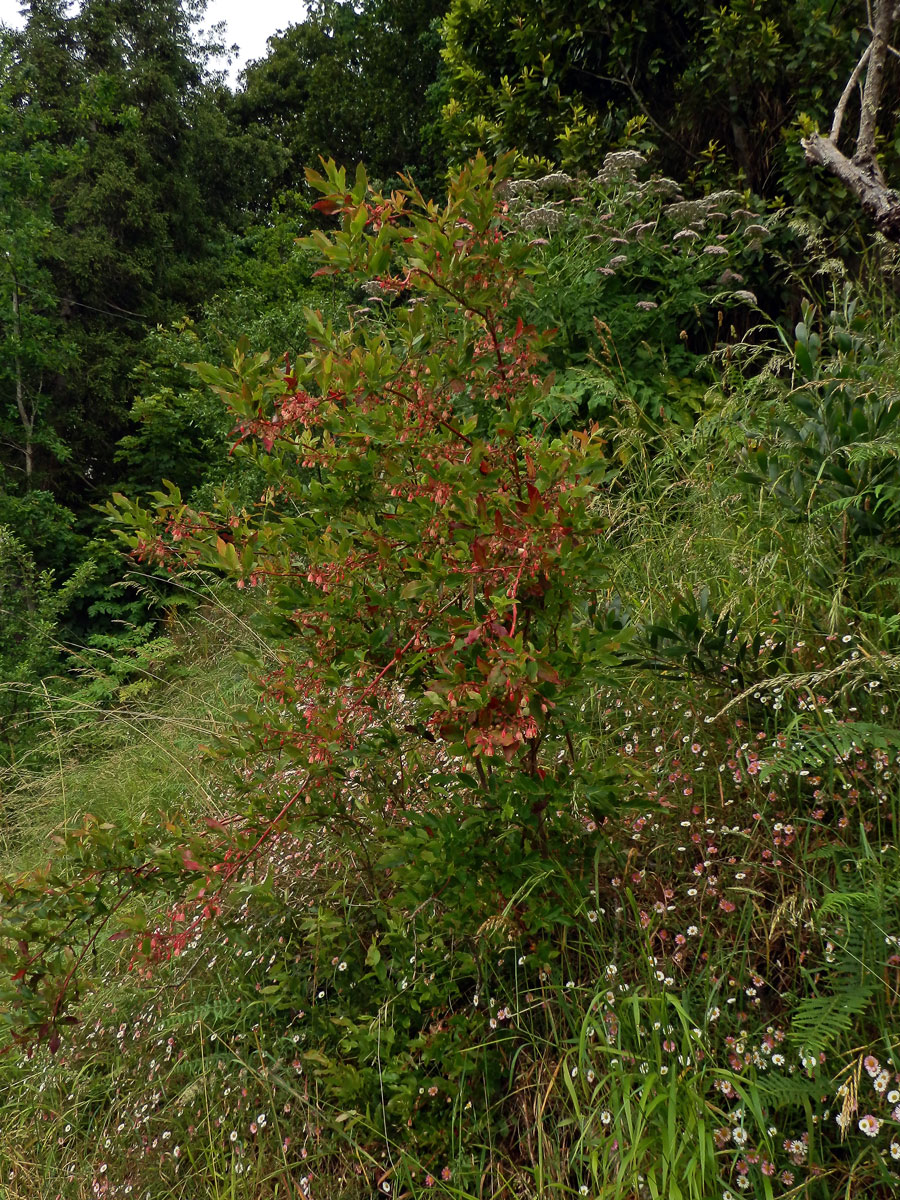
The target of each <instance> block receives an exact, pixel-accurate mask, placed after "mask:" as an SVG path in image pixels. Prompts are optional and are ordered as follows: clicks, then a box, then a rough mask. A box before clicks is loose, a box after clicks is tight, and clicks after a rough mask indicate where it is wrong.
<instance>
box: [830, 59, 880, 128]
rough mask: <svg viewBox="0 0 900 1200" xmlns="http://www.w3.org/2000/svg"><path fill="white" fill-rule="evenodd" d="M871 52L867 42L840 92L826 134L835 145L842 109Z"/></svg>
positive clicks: (845, 105)
mask: <svg viewBox="0 0 900 1200" xmlns="http://www.w3.org/2000/svg"><path fill="white" fill-rule="evenodd" d="M871 53H872V43H871V42H869V44H868V46H866V48H865V50H863V53H862V58H861V59H860V60H859V62H858V63H857V64H856V66H855V67H854V68H853V74H852V75H851V76H850V78H849V79H848V80H847V86H846V87H845V88H844V90H843V92H841V98H840V100H838V102H837V108H835V110H834V120H833V121H832V122H831V133H830V134H829V135H828V140H829V141H831V142H834V144H835V146H836V145H837V144H838V141H839V139H840V136H841V124H842V122H843V120H844V110H845V109H846V107H847V102H848V101H849V99H850V97H851V95H852V94H853V89H854V88H855V87H856V85H857V83H859V77H860V75H862V73H863V68H864V67H865V65H866V63H867V62H868V61H869V55H870V54H871Z"/></svg>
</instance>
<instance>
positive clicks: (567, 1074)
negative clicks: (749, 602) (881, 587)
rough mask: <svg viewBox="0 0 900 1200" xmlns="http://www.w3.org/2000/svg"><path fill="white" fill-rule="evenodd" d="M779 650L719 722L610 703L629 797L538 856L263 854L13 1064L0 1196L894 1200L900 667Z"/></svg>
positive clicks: (493, 847) (576, 825)
mask: <svg viewBox="0 0 900 1200" xmlns="http://www.w3.org/2000/svg"><path fill="white" fill-rule="evenodd" d="M802 640H803V639H799V641H802ZM768 641H769V643H770V645H769V646H766V645H763V646H762V647H761V653H759V654H758V657H759V658H764V657H765V656H766V655H767V654H773V653H782V654H783V649H781V647H783V642H781V641H779V640H777V634H776V633H775V632H774V629H773V634H772V636H770V637H769V639H768ZM790 649H791V651H792V652H793V654H794V656H795V659H796V660H797V661H796V663H795V669H794V672H793V675H792V676H791V677H788V676H787V675H784V674H776V675H773V677H772V680H773V681H770V682H769V683H768V684H762V685H760V687H757V688H756V689H755V690H756V691H757V692H758V693H759V695H758V697H755V696H754V694H753V693H752V692H751V693H749V694H748V695H747V696H745V697H744V698H743V699H742V700H741V701H740V702H739V704H737V705H735V706H734V707H733V708H732V709H731V710H730V711H729V712H727V713H725V714H724V715H717V707H716V700H717V697H716V693H715V691H714V690H713V689H707V694H706V696H705V697H704V696H702V695H697V696H695V697H693V698H692V697H691V696H690V694H689V692H687V691H686V689H685V688H684V686H683V684H681V683H678V681H675V682H673V681H672V680H671V679H670V678H669V677H668V676H665V677H663V678H662V679H661V680H660V681H658V683H657V685H656V688H655V692H656V695H657V699H656V701H655V707H651V705H650V704H648V702H647V701H646V700H645V699H642V698H641V696H640V695H636V694H635V695H629V694H628V693H625V694H622V693H621V692H620V691H618V690H615V691H612V690H611V691H610V692H609V693H608V694H602V693H601V694H599V695H598V697H597V708H596V735H597V738H598V741H597V742H596V743H595V749H596V750H599V749H600V748H601V746H602V747H605V751H606V753H607V754H608V755H610V756H612V755H615V756H616V757H617V758H620V759H621V760H622V762H623V764H626V765H627V768H628V770H629V773H630V774H631V775H632V776H633V778H634V780H635V782H634V784H633V793H634V794H633V796H632V797H631V800H632V807H631V808H630V810H629V812H628V815H627V816H625V817H622V818H607V819H606V820H604V821H602V822H601V823H600V824H599V825H598V824H597V823H596V822H594V821H591V820H584V819H582V820H578V821H574V822H573V821H571V820H570V819H569V818H568V817H567V816H565V815H564V814H559V815H558V818H557V821H558V828H556V829H555V831H554V833H555V836H554V845H555V846H557V847H558V852H557V855H556V856H555V857H556V859H557V861H550V860H546V859H541V858H540V857H538V856H537V855H535V854H533V853H528V852H527V851H524V850H523V849H522V847H521V845H520V844H517V839H515V838H511V837H509V836H508V835H507V834H504V833H500V832H498V831H497V830H496V828H493V829H492V828H491V823H490V821H489V819H488V818H487V817H486V815H485V814H478V813H477V812H476V813H473V812H471V811H470V812H467V813H466V814H460V813H453V812H450V813H448V815H447V819H446V820H445V821H443V822H441V821H437V820H435V817H434V814H433V813H429V812H428V811H427V810H426V809H424V808H422V807H421V806H420V807H419V808H418V809H416V808H413V807H409V808H406V809H404V810H403V811H402V813H401V814H399V815H397V814H395V815H393V816H391V815H388V816H386V815H385V812H384V810H383V809H379V810H372V811H368V812H367V811H365V810H364V809H363V810H361V811H360V812H359V815H358V821H359V827H358V829H357V831H356V832H355V833H352V832H350V831H347V832H346V833H345V835H344V836H343V837H342V838H336V837H335V835H334V830H333V829H332V828H326V827H321V828H316V827H310V828H309V829H307V830H305V831H304V832H303V833H302V834H298V833H297V832H296V831H295V832H287V831H285V832H283V833H281V834H280V835H278V836H277V837H276V838H274V839H273V840H272V841H271V842H270V843H269V845H268V848H267V850H266V852H265V855H264V857H263V858H262V859H261V860H260V861H259V862H258V863H257V865H256V867H255V869H254V873H253V877H252V878H248V879H246V880H245V881H244V883H243V884H241V885H240V887H239V888H237V889H236V890H234V891H233V892H231V893H230V894H229V896H228V897H227V900H224V901H223V902H224V909H223V912H222V913H221V914H220V915H219V916H218V918H217V919H208V918H205V917H204V916H203V915H202V910H203V907H204V903H205V901H204V900H203V899H200V900H196V901H194V902H193V903H190V902H185V903H183V904H180V905H178V906H177V907H175V908H173V909H172V910H171V911H169V912H168V913H167V914H166V917H165V920H160V921H159V922H158V924H157V926H156V928H155V932H154V935H153V940H152V946H151V947H149V953H148V954H146V955H144V956H143V957H138V958H133V957H132V954H133V951H134V949H135V947H134V946H132V945H130V944H129V947H128V949H127V950H126V952H125V954H124V956H123V957H121V958H116V959H112V958H110V960H109V962H108V964H107V966H106V969H105V971H104V975H103V984H102V986H101V990H100V991H99V992H98V994H97V996H96V997H95V999H94V1001H93V1002H92V1004H91V1008H90V1011H89V1013H88V1014H86V1015H85V1019H84V1021H83V1023H82V1024H81V1025H79V1026H77V1027H73V1028H72V1032H71V1034H70V1036H69V1037H67V1038H66V1039H65V1041H64V1043H63V1045H62V1046H61V1047H60V1049H59V1050H58V1052H57V1053H56V1054H55V1055H53V1054H51V1053H50V1052H49V1051H48V1050H47V1049H46V1048H43V1049H39V1050H38V1051H37V1052H36V1053H35V1054H34V1055H33V1056H30V1057H29V1056H23V1057H21V1058H20V1059H19V1060H18V1061H16V1062H15V1064H13V1063H11V1062H7V1065H6V1067H5V1068H4V1069H5V1072H6V1073H7V1080H8V1082H9V1083H10V1084H12V1085H13V1086H11V1087H10V1088H9V1089H8V1090H7V1092H6V1095H7V1101H6V1106H5V1112H4V1116H3V1126H4V1131H5V1132H4V1141H3V1155H4V1159H5V1161H4V1164H3V1170H4V1178H5V1179H6V1180H7V1183H6V1187H7V1193H6V1194H8V1195H9V1196H10V1197H14V1196H25V1195H35V1194H39V1195H50V1194H54V1195H56V1194H59V1195H60V1196H66V1197H68V1196H73V1197H74V1196H82V1195H84V1196H88V1195H97V1194H100V1195H109V1196H124V1195H132V1194H133V1195H140V1196H149V1197H153V1198H155V1197H163V1196H173V1197H175V1196H184V1197H189V1196H198V1195H204V1196H207V1195H208V1196H247V1197H250V1196H253V1197H268V1196H272V1197H275V1196H293V1195H311V1196H316V1197H332V1196H372V1195H374V1194H376V1193H381V1194H383V1195H394V1196H399V1195H416V1196H419V1195H426V1194H429V1193H433V1194H440V1195H447V1196H501V1195H509V1196H539V1195H540V1196H543V1195H550V1194H559V1195H575V1194H579V1193H582V1194H590V1195H598V1196H603V1197H607V1196H608V1197H613V1196H617V1197H618V1196H621V1197H623V1198H624V1197H628V1196H632V1195H648V1196H650V1195H661V1196H671V1195H684V1196H692V1197H697V1198H698V1200H705V1198H706V1197H713V1196H716V1195H720V1194H722V1193H723V1192H725V1193H727V1192H728V1191H729V1190H730V1191H731V1192H732V1193H733V1194H735V1195H737V1194H740V1192H741V1191H743V1192H745V1193H746V1194H748V1195H752V1196H767V1195H773V1196H782V1195H794V1194H798V1195H799V1194H802V1195H809V1196H823V1197H824V1196H836V1195H845V1194H849V1195H857V1194H859V1195H862V1194H866V1195H873V1196H884V1197H887V1196H889V1195H892V1194H894V1193H895V1190H896V1186H897V1174H896V1171H897V1168H896V1164H895V1159H896V1157H897V1155H898V1154H900V1150H898V1149H897V1144H898V1141H900V1139H898V1138H897V1130H898V1118H900V1112H898V1111H897V1106H898V1104H900V1097H898V1095H897V1092H898V1091H900V1076H898V1066H900V1064H898V1062H897V1059H896V1054H897V1048H896V1045H895V1042H894V1039H893V1038H892V1035H891V1029H892V1015H893V1008H894V1005H895V1002H896V998H897V994H898V993H897V986H898V982H900V956H898V951H897V946H898V941H897V936H898V934H900V925H898V921H897V903H896V901H897V895H898V890H900V869H898V862H897V856H896V850H895V836H896V833H895V822H896V820H897V815H898V810H897V769H898V762H900V758H898V753H897V751H898V743H900V738H897V737H892V736H891V734H890V730H891V729H892V728H895V727H896V720H895V716H894V711H893V708H890V707H889V706H890V705H892V704H893V703H896V689H897V671H898V664H897V662H896V660H894V659H889V660H888V659H885V660H883V661H881V662H879V661H878V660H877V659H875V660H873V659H872V657H871V656H870V655H869V654H868V653H863V652H861V651H864V650H865V647H861V645H860V643H859V641H858V638H857V637H856V636H855V635H854V634H852V633H850V632H846V633H844V634H843V635H841V636H836V635H830V636H827V637H826V638H824V639H822V641H817V640H816V639H813V640H812V641H811V642H809V643H808V644H806V645H800V644H798V643H794V644H793V645H792V646H791V647H790ZM835 680H837V681H840V684H839V687H835V686H834V681H835ZM826 687H828V689H829V690H828V691H827V692H826V691H825V690H824V689H825V688H826ZM661 694H665V695H666V696H667V698H668V702H667V703H666V704H665V705H663V704H661V703H660V699H659V697H660V695H661ZM887 697H890V698H887ZM711 702H712V703H711ZM773 709H775V711H774V712H773V711H772V710H773ZM828 710H830V711H828ZM885 710H889V711H885ZM736 712H740V713H741V715H740V716H736V715H735V714H736ZM878 730H881V733H880V734H879V733H878V732H877V731H878ZM816 752H818V755H819V760H820V761H821V766H820V768H819V770H818V773H813V772H812V771H810V770H808V769H807V767H801V768H800V769H799V771H798V769H797V766H796V763H797V759H798V756H799V757H801V758H802V759H803V761H805V762H810V761H815V756H816ZM476 847H477V848H476ZM876 847H877V850H876V849H875V848H876ZM388 864H389V865H388ZM439 880H441V881H442V882H441V883H439V882H438V881H439Z"/></svg>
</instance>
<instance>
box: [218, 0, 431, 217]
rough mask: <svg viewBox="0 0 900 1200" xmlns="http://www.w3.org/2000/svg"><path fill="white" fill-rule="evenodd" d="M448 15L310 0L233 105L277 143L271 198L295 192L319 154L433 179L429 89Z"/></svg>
mask: <svg viewBox="0 0 900 1200" xmlns="http://www.w3.org/2000/svg"><path fill="white" fill-rule="evenodd" d="M446 8H447V0H361V3H357V4H351V3H348V2H347V0H315V2H314V3H313V4H311V5H310V6H309V8H308V11H307V15H306V18H305V20H303V21H301V22H299V23H298V24H296V25H291V26H289V28H288V29H287V30H285V32H284V33H282V34H279V35H278V36H276V37H273V38H270V39H269V52H268V54H267V55H266V57H265V58H263V59H260V60H258V61H257V62H253V63H251V64H250V65H249V66H248V67H247V69H246V70H245V71H244V73H243V90H242V91H241V92H240V93H239V94H238V96H237V97H236V101H235V107H236V112H237V115H238V119H239V121H240V122H241V124H242V126H243V127H244V128H246V129H256V130H259V131H262V132H265V133H266V134H267V135H271V136H273V137H274V138H275V139H276V140H277V144H278V146H279V148H280V151H281V159H282V164H281V168H280V170H279V171H278V172H277V173H276V175H275V176H274V177H273V178H272V179H271V180H270V181H269V184H270V188H271V191H272V194H274V193H275V192H277V191H278V190H279V189H280V188H297V187H299V186H300V185H301V183H302V180H303V169H304V167H305V166H307V165H309V164H310V163H313V164H315V163H316V162H317V161H318V159H319V156H320V155H321V156H324V157H333V158H335V159H337V160H338V161H340V162H347V163H356V162H365V163H366V164H367V166H369V167H370V169H371V171H372V173H373V174H374V175H376V176H379V177H381V178H389V177H391V176H394V175H396V174H397V172H399V171H402V170H404V169H407V168H414V169H416V174H417V177H418V178H420V179H425V181H426V182H427V180H428V179H431V178H432V177H433V175H434V173H435V171H436V170H437V169H438V168H439V167H440V166H441V165H442V154H441V151H440V149H439V148H438V146H437V143H436V142H435V140H434V137H433V130H432V125H433V123H434V121H435V119H436V116H437V111H436V109H437V104H436V102H435V101H432V100H430V99H429V91H430V89H431V88H432V87H433V86H434V84H435V80H436V78H437V75H438V71H439V67H440V56H439V52H440V39H439V30H438V23H439V19H440V17H441V16H443V14H444V12H445V10H446Z"/></svg>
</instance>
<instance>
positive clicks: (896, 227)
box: [802, 0, 900, 242]
mask: <svg viewBox="0 0 900 1200" xmlns="http://www.w3.org/2000/svg"><path fill="white" fill-rule="evenodd" d="M867 9H868V12H869V27H870V29H871V32H872V40H871V42H870V43H869V45H868V46H867V47H866V50H865V52H864V53H863V55H862V57H861V58H860V60H859V62H858V63H857V64H856V66H855V67H854V69H853V73H852V74H851V76H850V78H849V80H848V81H847V85H846V86H845V88H844V90H843V92H842V93H841V98H840V100H838V103H837V106H836V108H835V110H834V119H833V121H832V124H831V133H830V134H829V136H828V137H823V136H822V135H821V134H820V133H812V134H810V135H809V136H808V137H805V138H804V139H803V142H802V145H803V148H804V150H805V151H806V158H807V161H808V162H814V163H818V164H819V165H820V166H822V167H824V168H825V169H826V170H827V171H830V172H831V174H832V175H834V176H835V177H836V178H838V179H839V180H840V181H841V183H843V184H844V186H845V187H847V188H848V189H849V190H850V191H851V192H852V193H853V194H854V195H855V196H856V198H857V199H858V200H859V202H860V205H861V206H862V210H863V212H864V213H865V214H866V215H867V216H868V217H869V218H870V219H871V220H872V222H873V223H874V224H875V226H876V228H877V229H878V230H879V231H880V232H881V233H882V234H883V235H884V236H885V237H886V238H888V239H890V240H891V241H893V242H900V192H897V191H896V190H895V189H894V188H891V187H888V185H887V183H886V181H885V178H884V175H883V173H882V170H881V167H880V165H879V163H878V158H877V155H876V149H875V139H876V133H877V127H878V111H879V109H880V107H881V93H882V87H883V84H884V64H885V59H886V57H887V54H888V51H889V50H892V49H893V48H892V46H891V36H890V35H891V31H892V28H893V26H894V24H895V23H896V22H897V21H900V4H898V3H897V0H873V3H872V4H871V5H868V4H867ZM863 70H865V73H866V79H865V84H864V86H863V93H862V100H861V104H860V115H859V131H858V133H857V135H856V150H855V153H854V154H853V157H852V158H848V157H847V156H846V155H845V154H842V153H841V151H840V150H839V149H838V138H839V137H840V133H841V125H842V123H843V119H844V113H845V111H846V108H847V104H848V102H849V100H850V96H851V95H852V93H853V90H854V88H855V87H856V86H857V84H858V83H859V80H860V77H861V75H862V72H863Z"/></svg>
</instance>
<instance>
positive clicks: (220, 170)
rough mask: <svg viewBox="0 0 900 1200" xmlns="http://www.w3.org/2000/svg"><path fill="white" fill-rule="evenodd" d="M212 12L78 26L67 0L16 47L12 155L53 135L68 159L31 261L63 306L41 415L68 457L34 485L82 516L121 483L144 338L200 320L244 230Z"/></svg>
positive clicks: (126, 4)
mask: <svg viewBox="0 0 900 1200" xmlns="http://www.w3.org/2000/svg"><path fill="white" fill-rule="evenodd" d="M203 7H204V2H203V0H183V2H182V0H140V2H138V0H85V2H84V4H83V5H82V7H81V9H80V11H79V12H78V13H77V14H75V15H69V14H68V12H67V5H66V4H64V3H61V2H60V0H30V2H29V3H28V5H27V10H28V12H27V17H28V19H27V22H26V25H25V28H24V30H23V31H22V32H21V33H20V34H17V35H10V36H9V37H8V38H7V44H8V47H9V50H8V53H7V55H6V59H5V61H4V64H3V86H4V90H5V92H6V93H7V94H8V95H9V96H10V97H11V100H10V105H9V112H8V120H7V122H6V128H7V133H6V134H5V135H4V136H5V146H7V147H9V148H10V149H11V150H12V149H15V150H17V151H18V152H22V151H24V152H25V153H32V154H33V153H36V151H37V147H38V144H39V141H38V139H39V138H40V144H45V143H48V135H47V133H46V130H47V129H48V128H52V129H53V131H54V132H53V134H52V137H50V139H49V145H50V146H51V148H52V149H54V150H55V151H56V152H57V165H56V167H55V168H54V169H53V170H51V171H49V172H48V173H45V175H44V177H43V180H42V185H41V191H42V203H43V204H44V206H45V210H46V211H47V212H48V213H49V215H50V218H51V219H50V222H49V228H48V230H47V234H46V237H45V238H44V239H43V241H42V244H41V248H40V253H39V254H38V255H37V256H36V257H34V258H33V259H32V261H33V264H34V267H33V269H35V270H39V271H41V272H43V273H44V277H46V278H47V279H49V285H48V289H47V291H48V294H50V293H52V294H53V295H54V296H55V302H54V303H55V311H54V313H53V316H54V318H55V319H56V321H57V325H58V327H59V328H57V329H56V330H55V331H54V333H53V336H52V337H51V336H50V333H49V330H48V331H47V336H46V337H45V339H44V343H43V345H42V347H41V349H40V353H41V354H44V355H46V356H48V357H49V358H51V359H52V360H53V366H52V368H51V369H49V370H47V371H45V372H44V374H43V376H42V377H41V389H42V392H41V397H40V407H41V410H42V412H43V413H44V420H45V424H46V425H47V427H49V428H50V429H52V431H53V435H54V437H55V444H56V447H57V451H56V452H53V453H48V454H47V455H45V457H44V459H43V460H42V461H41V462H40V463H39V464H37V463H36V464H35V468H34V471H35V481H36V482H38V483H39V484H41V485H43V486H49V487H51V488H52V490H53V491H54V492H55V493H56V494H57V496H58V497H59V498H60V499H62V500H64V501H65V502H66V503H70V504H71V505H72V506H73V507H74V508H75V509H76V511H78V510H82V511H84V510H85V506H86V505H89V504H90V502H92V501H93V500H95V499H96V498H97V496H98V494H102V492H103V489H104V487H105V486H106V485H107V484H108V483H109V482H110V481H111V480H112V478H113V472H114V464H113V447H114V445H115V443H116V441H117V440H118V438H119V437H120V436H121V434H122V432H123V431H124V428H125V423H126V415H127V412H128V409H129V407H130V400H131V396H130V389H131V384H130V374H131V370H132V367H133V365H134V362H135V361H136V360H137V359H138V357H139V347H140V344H141V342H142V340H143V338H144V337H145V336H146V334H147V332H148V331H149V330H152V329H153V328H155V326H156V325H157V324H159V323H161V322H166V321H169V320H173V319H176V318H178V317H180V316H181V315H183V314H185V313H191V312H192V311H194V310H197V309H198V308H199V306H200V305H201V304H202V302H203V301H204V300H205V298H206V297H207V296H208V294H209V293H210V291H211V290H213V289H214V288H215V286H216V285H217V284H218V283H219V281H220V280H221V279H222V274H223V272H222V264H223V262H224V260H225V258H226V257H227V251H228V236H229V234H230V232H231V230H233V229H234V228H235V227H236V226H238V225H239V224H240V222H241V220H242V219H243V218H242V213H243V210H244V207H245V202H246V196H247V192H246V188H247V181H248V179H249V174H250V169H249V168H250V164H249V163H248V162H247V161H246V155H245V154H243V153H242V149H243V148H242V146H241V144H240V139H239V138H236V137H234V136H233V134H232V131H231V128H230V126H229V124H228V119H227V116H226V113H225V108H226V104H227V93H226V90H225V88H224V84H223V83H222V80H221V79H220V78H218V77H216V76H215V75H213V74H211V73H210V70H209V67H208V63H209V56H210V53H211V50H212V49H213V47H211V46H208V45H201V44H199V43H198V42H197V41H196V40H195V37H194V33H193V29H192V21H193V20H194V19H195V18H197V17H199V15H200V14H201V13H202V10H203ZM38 118H40V122H41V123H42V124H41V130H42V132H41V133H40V134H39V135H38V134H37V133H36V132H35V129H36V127H37V125H36V123H37V121H38ZM0 152H2V148H0ZM61 343H65V344H67V345H71V346H72V348H73V354H72V355H71V358H70V361H69V362H68V363H64V362H63V361H62V359H61V356H60V355H59V353H58V346H59V344H61ZM45 442H46V443H47V445H48V446H49V445H50V439H49V436H48V438H46V439H45ZM62 446H65V447H67V448H68V453H67V454H62V453H60V452H58V450H59V447H62Z"/></svg>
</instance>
